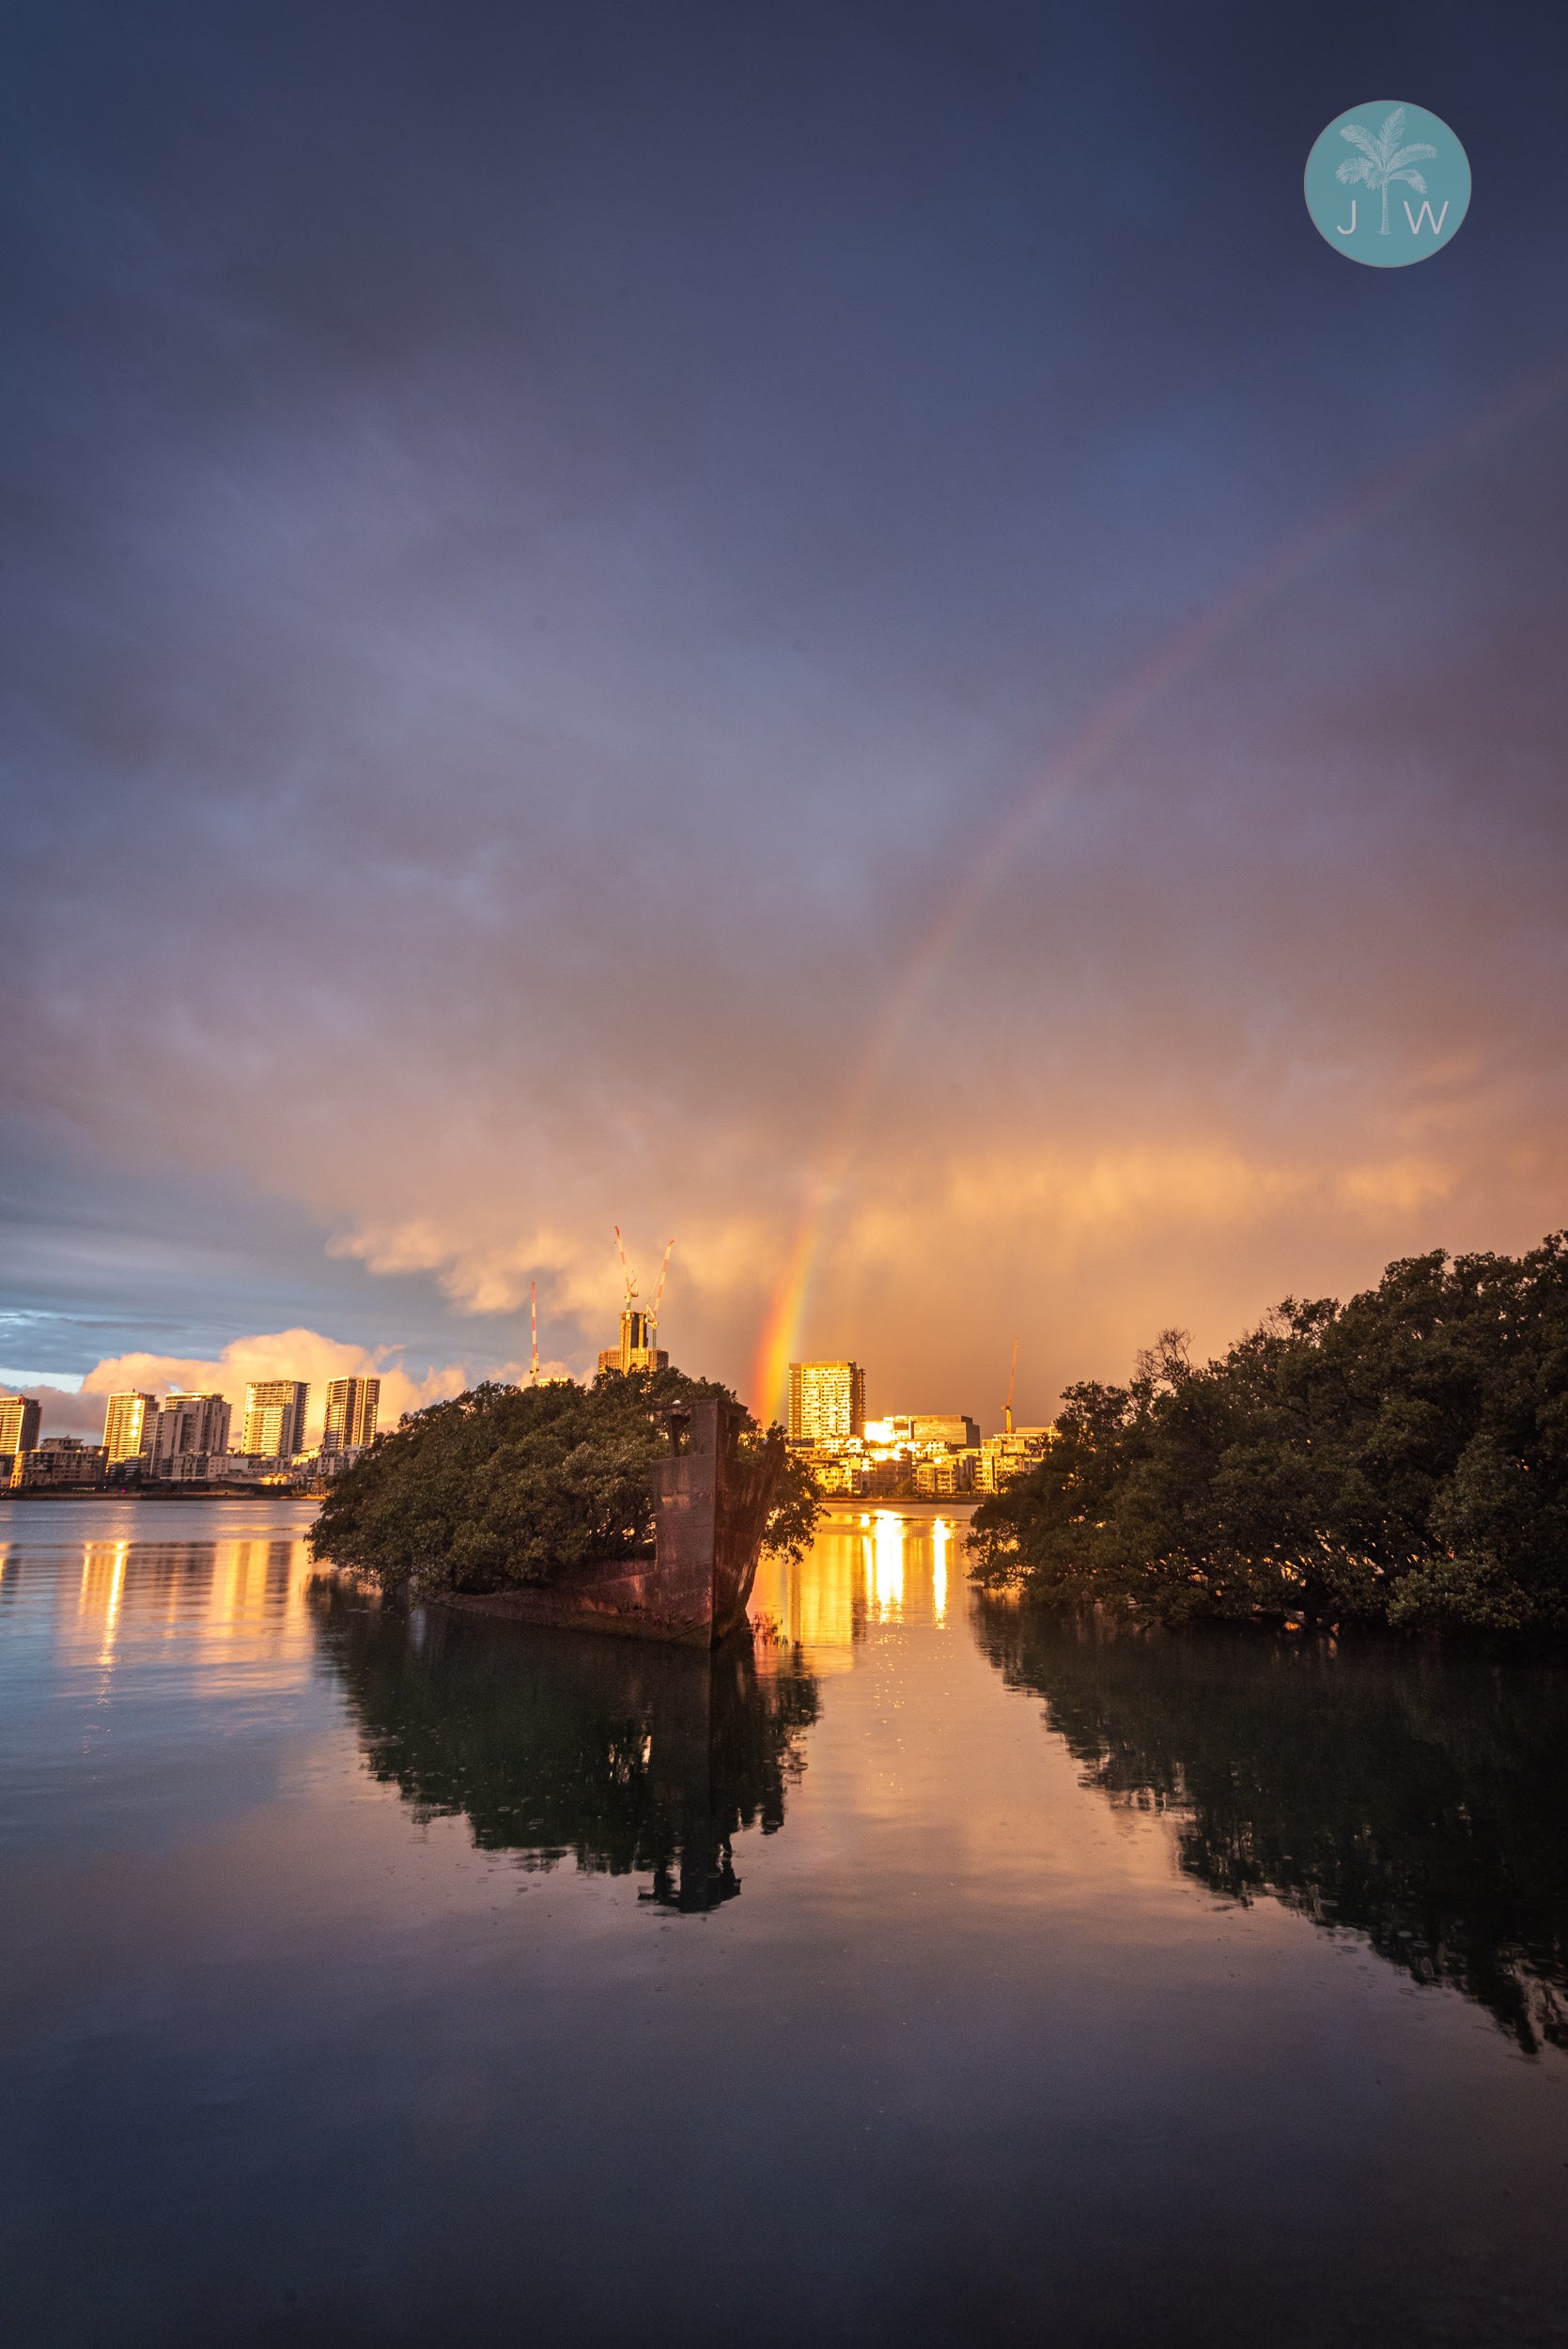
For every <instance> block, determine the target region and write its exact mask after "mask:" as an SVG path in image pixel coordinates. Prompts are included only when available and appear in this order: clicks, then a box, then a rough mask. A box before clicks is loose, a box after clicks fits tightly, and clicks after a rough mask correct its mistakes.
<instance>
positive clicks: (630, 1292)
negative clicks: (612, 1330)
mask: <svg viewBox="0 0 1568 2349" xmlns="http://www.w3.org/2000/svg"><path fill="white" fill-rule="evenodd" d="M613 1231H614V1234H615V1246H616V1249H617V1250H618V1252H619V1253H620V1259H621V1278H622V1280H623V1281H624V1282H625V1283H626V1303H625V1305H624V1306H623V1307H622V1311H623V1312H624V1313H629V1312H630V1311H631V1304H632V1299H634V1298H635V1296H636V1294H637V1283H636V1282H635V1281H634V1280H633V1279H632V1277H631V1267H630V1266H629V1264H628V1262H627V1260H626V1243H625V1241H624V1240H623V1239H622V1237H621V1227H620V1225H619V1224H618V1223H617V1224H615V1225H613ZM671 1244H672V1246H673V1245H674V1243H673V1242H672V1243H671Z"/></svg>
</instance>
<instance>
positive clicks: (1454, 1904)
mask: <svg viewBox="0 0 1568 2349" xmlns="http://www.w3.org/2000/svg"><path fill="white" fill-rule="evenodd" d="M307 1518H308V1512H307V1511H306V1510H305V1509H303V1508H302V1507H301V1506H299V1505H297V1504H287V1503H285V1504H279V1505H277V1506H269V1507H267V1508H260V1507H258V1506H256V1504H254V1503H248V1502H225V1503H218V1504H202V1503H193V1504H190V1505H181V1504H174V1503H164V1504H148V1505H146V1506H143V1507H139V1508H132V1507H124V1506H121V1505H118V1504H110V1505H107V1506H98V1505H95V1504H90V1503H50V1502H41V1503H40V1502H34V1503H26V1502H18V1503H8V1504H5V1505H3V1506H0V1899H3V1917H4V1923H3V1932H4V1960H3V1976H0V1980H3V2004H0V2014H3V2017H4V2019H3V2022H0V2268H3V2272H4V2283H5V2288H4V2296H3V2309H4V2314H3V2315H0V2324H3V2326H4V2330H5V2337H6V2339H7V2340H8V2341H14V2342H16V2343H17V2344H18V2345H19V2349H22V2344H26V2349H32V2344H35V2343H37V2344H46V2343H72V2344H74V2343H90V2344H92V2345H93V2349H101V2345H112V2344H118V2343H149V2344H151V2343H156V2344H158V2345H159V2349H164V2344H177V2345H178V2344H186V2343H189V2344H198V2343H199V2344H202V2349H208V2344H215V2343H217V2344H222V2343H251V2342H256V2343H261V2342H272V2341H279V2342H322V2343H328V2342H330V2343H334V2344H360V2343H366V2344H368V2343H376V2344H383V2343H384V2344H389V2349H396V2344H405V2343H407V2344H414V2343H418V2344H425V2343H436V2342H442V2343H446V2342H451V2343H481V2344H483V2343H489V2342H492V2341H496V2342H500V2341H505V2342H513V2341H521V2342H536V2343H545V2344H549V2343H554V2342H562V2343H567V2344H570V2343H577V2342H623V2341H624V2342H628V2343H631V2342H636V2343H639V2344H642V2343H650V2342H651V2343H663V2342H671V2343H674V2342H680V2343H683V2344H706V2343H709V2342H711V2343H715V2344H717V2343H720V2342H723V2343H726V2344H728V2343H731V2342H735V2341H740V2342H743V2343H748V2344H750V2343H764V2344H773V2343H780V2344H783V2343H784V2342H790V2343H798V2342H800V2341H809V2340H813V2339H827V2340H842V2341H855V2342H871V2343H882V2342H888V2343H893V2342H898V2343H904V2344H908V2343H924V2342H927V2341H931V2342H936V2341H942V2342H947V2341H953V2342H970V2341H973V2342H977V2343H978V2342H982V2341H987V2342H988V2341H995V2340H999V2339H1000V2340H1019V2341H1030V2342H1036V2341H1054V2342H1060V2343H1063V2344H1065V2345H1067V2349H1076V2344H1079V2343H1088V2344H1094V2343H1108V2344H1109V2343H1115V2344H1121V2343H1131V2342H1135V2341H1136V2342H1138V2343H1140V2344H1143V2343H1168V2342H1188V2341H1190V2342H1203V2343H1208V2342H1215V2343H1254V2342H1255V2343H1260V2344H1262V2343H1265V2342H1267V2343H1270V2344H1273V2343H1280V2342H1285V2343H1293V2344H1294V2343H1307V2342H1323V2343H1329V2342H1342V2341H1343V2342H1360V2341H1365V2342H1368V2343H1373V2342H1376V2343H1380V2344H1389V2343H1403V2342H1452V2343H1454V2344H1456V2345H1457V2344H1470V2343H1476V2342H1493V2341H1496V2342H1508V2343H1515V2342H1527V2341H1528V2342H1546V2341H1552V2342H1561V2341H1564V2340H1568V2223H1565V2221H1568V2054H1565V2053H1564V2049H1565V2048H1568V1736H1565V1730H1568V1674H1565V1673H1564V1672H1562V1671H1561V1670H1560V1669H1559V1670H1553V1669H1545V1668H1540V1669H1525V1670H1519V1669H1514V1668H1510V1669H1508V1670H1506V1671H1499V1670H1498V1669H1496V1668H1494V1667H1492V1666H1490V1665H1488V1664H1486V1663H1485V1662H1483V1661H1481V1660H1477V1659H1469V1660H1463V1659H1455V1658H1449V1659H1447V1660H1442V1659H1439V1658H1438V1657H1434V1656H1421V1655H1417V1656H1410V1655H1405V1654H1396V1653H1393V1652H1391V1651H1388V1650H1382V1649H1377V1650H1372V1651H1367V1652H1354V1651H1348V1652H1342V1653H1341V1654H1339V1655H1337V1656H1335V1655H1331V1654H1326V1653H1324V1652H1322V1651H1319V1650H1315V1649H1314V1650H1310V1651H1305V1652H1301V1651H1297V1650H1296V1649H1293V1648H1290V1647H1288V1646H1285V1645H1279V1646H1276V1645H1274V1644H1272V1643H1269V1642H1258V1641H1249V1640H1234V1639H1224V1638H1218V1639H1208V1640H1185V1641H1183V1640H1166V1641H1138V1640H1133V1639H1127V1638H1125V1637H1124V1638H1122V1639H1119V1640H1106V1639H1103V1638H1101V1639H1097V1640H1096V1639H1093V1638H1088V1637H1080V1636H1079V1635H1077V1634H1076V1633H1074V1632H1073V1631H1071V1630H1064V1629H1062V1628H1060V1627H1057V1628H1053V1627H1051V1626H1039V1625H1035V1624H1033V1623H1032V1622H1030V1621H1029V1620H1028V1619H1027V1618H1025V1617H1022V1616H1020V1615H1019V1614H1018V1613H1017V1611H1016V1610H1008V1609H1006V1608H1004V1607H996V1606H982V1605H981V1604H979V1603H978V1602H977V1601H976V1600H975V1598H974V1597H973V1596H972V1595H971V1594H970V1592H969V1590H968V1588H967V1587H966V1585H965V1583H964V1580H963V1574H962V1564H961V1559H960V1554H959V1549H958V1538H957V1537H958V1532H959V1531H960V1530H961V1529H957V1528H955V1527H953V1526H950V1525H946V1524H940V1523H939V1524H935V1525H934V1524H933V1522H932V1520H931V1518H930V1517H929V1515H928V1514H918V1515H917V1514H914V1513H911V1514H910V1515H909V1516H908V1517H900V1516H898V1515H896V1514H884V1515H881V1516H879V1517H875V1518H857V1517H847V1516H846V1517H839V1518H835V1519H834V1520H832V1521H831V1523H830V1524H829V1526H828V1528H827V1529H826V1531H825V1532H824V1533H823V1535H822V1537H821V1539H820V1541H819V1543H818V1546H817V1549H816V1551H815V1555H814V1556H813V1558H812V1559H811V1561H810V1562H809V1563H808V1564H807V1566H806V1567H805V1569H804V1570H802V1571H801V1572H800V1573H798V1574H793V1575H788V1576H784V1575H775V1576H774V1577H772V1578H771V1579H768V1581H767V1583H766V1585H765V1587H764V1588H762V1589H760V1590H759V1592H758V1595H757V1613H758V1616H759V1620H760V1621H761V1623H762V1636H761V1637H760V1638H759V1640H758V1641H757V1643H756V1646H755V1649H754V1653H753V1655H752V1656H751V1657H737V1656H728V1657H721V1658H718V1659H715V1660H713V1661H711V1662H710V1661H709V1659H707V1658H706V1657H691V1656H684V1655H678V1654H670V1653H668V1652H664V1651H660V1650H658V1649H650V1648H642V1647H638V1646H634V1645H632V1644H630V1643H628V1644H626V1645H622V1644H619V1643H617V1642H614V1641H595V1640H591V1639H586V1638H582V1637H579V1636H575V1635H571V1634H562V1633H554V1634H551V1633H548V1632H534V1633H529V1632H525V1631H520V1630H513V1629H511V1628H510V1627H507V1626H494V1625H486V1624H477V1623H472V1622H465V1621H459V1620H452V1619H448V1618H445V1617H442V1616H441V1615H440V1614H438V1613H433V1612H432V1613H430V1614H427V1615H424V1616H415V1617H414V1618H413V1619H412V1620H411V1621H408V1620H402V1619H399V1618H397V1617H396V1615H394V1614H393V1613H392V1612H391V1611H390V1610H388V1611H386V1612H381V1611H379V1610H376V1609H375V1608H374V1607H372V1606H370V1605H368V1604H367V1603H366V1602H365V1601H364V1600H363V1599H361V1598H359V1597H357V1596H355V1595H351V1594H349V1593H346V1592H343V1591H341V1590H339V1589H337V1588H336V1587H334V1586H332V1585H326V1586H322V1585H316V1586H313V1585H312V1584H311V1582H310V1579H309V1565H308V1560H307V1557H306V1552H305V1548H304V1543H303V1532H304V1528H305V1525H306V1523H307Z"/></svg>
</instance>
